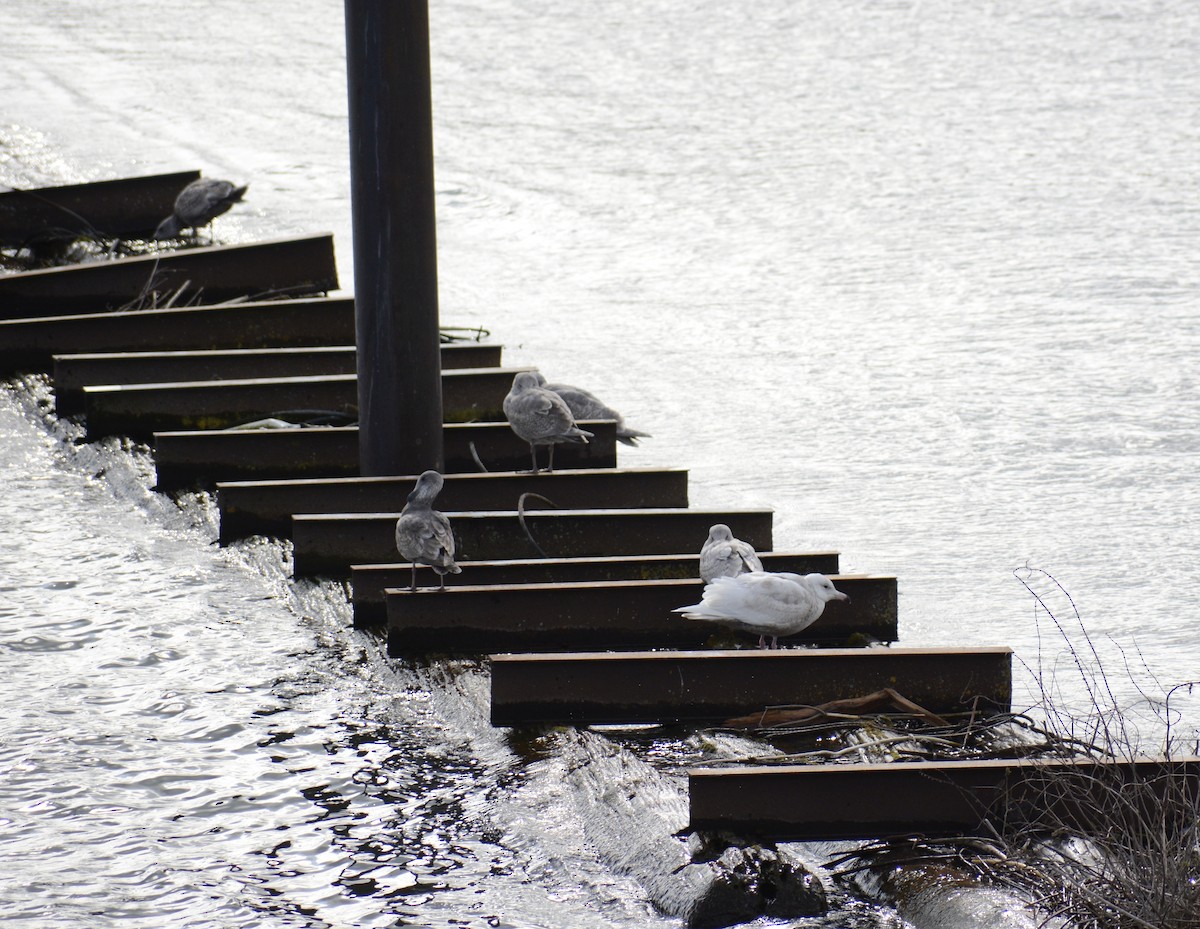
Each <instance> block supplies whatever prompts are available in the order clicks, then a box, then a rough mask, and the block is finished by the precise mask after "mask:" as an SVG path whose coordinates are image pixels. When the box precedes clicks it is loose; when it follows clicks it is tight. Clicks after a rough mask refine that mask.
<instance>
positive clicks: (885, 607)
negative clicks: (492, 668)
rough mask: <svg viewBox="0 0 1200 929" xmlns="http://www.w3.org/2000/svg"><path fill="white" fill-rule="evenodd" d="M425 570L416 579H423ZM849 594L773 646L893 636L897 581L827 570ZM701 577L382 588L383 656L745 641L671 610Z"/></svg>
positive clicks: (689, 597)
mask: <svg viewBox="0 0 1200 929" xmlns="http://www.w3.org/2000/svg"><path fill="white" fill-rule="evenodd" d="M431 578H432V572H426V575H425V576H424V577H422V575H421V573H420V572H419V571H418V575H417V579H418V580H417V582H418V584H424V585H428V584H430V583H431ZM832 580H833V582H834V584H835V585H836V586H837V588H838V589H839V590H842V591H844V592H846V593H848V594H849V595H850V602H848V603H843V602H839V601H832V602H830V603H828V604H826V605H825V610H824V612H823V613H822V614H821V616H820V618H819V619H818V620H817V621H816V622H814V623H813V624H812V625H811V626H809V627H808V628H807V629H805V630H804V631H803V632H801V633H799V634H798V635H795V636H789V637H787V638H781V639H780V642H781V644H785V645H791V644H800V643H802V644H805V645H835V646H845V645H849V644H852V643H853V642H854V641H855V640H861V641H864V642H866V641H874V640H878V641H883V642H892V641H895V640H896V638H897V637H898V622H897V616H896V579H895V578H894V577H883V576H866V575H862V576H860V575H855V576H847V575H835V576H834V577H833V578H832ZM703 589H704V584H703V582H702V581H700V580H699V579H678V580H664V581H606V582H599V581H597V582H584V583H577V584H512V585H499V586H495V587H471V586H460V587H449V586H448V587H447V588H446V589H445V590H439V589H437V588H436V587H428V586H426V587H423V588H419V589H418V590H416V591H412V590H409V589H408V588H407V587H404V588H389V589H387V590H386V591H385V592H384V596H385V599H386V602H387V618H388V654H389V655H392V656H393V657H400V656H403V655H411V654H423V653H440V652H446V653H451V654H485V653H491V652H521V651H529V652H546V651H583V650H605V649H632V650H639V649H650V648H683V649H688V648H700V647H703V646H704V645H705V644H706V643H708V642H710V641H712V640H713V639H714V638H717V639H722V640H730V639H732V640H734V641H744V642H746V643H747V644H752V643H753V641H754V640H753V638H752V637H750V636H744V635H732V634H729V633H728V631H727V630H725V629H723V628H722V627H720V626H717V625H716V624H713V623H708V622H697V621H695V620H690V619H684V618H683V617H682V616H679V615H677V614H675V613H672V612H671V611H672V610H674V609H675V608H676V607H679V606H684V605H685V604H688V603H695V602H696V601H697V600H699V599H700V594H701V592H702V591H703Z"/></svg>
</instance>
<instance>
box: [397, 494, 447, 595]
mask: <svg viewBox="0 0 1200 929" xmlns="http://www.w3.org/2000/svg"><path fill="white" fill-rule="evenodd" d="M443 483H445V480H444V479H443V477H442V476H441V475H440V474H438V472H437V471H426V472H425V473H424V474H422V475H421V476H420V477H419V478H417V486H416V487H414V488H413V490H412V493H410V494H409V495H408V502H407V503H405V504H404V509H403V510H401V511H400V518H399V519H398V520H396V549H397V550H398V551H399V552H400V554H401V555H402V556H404V557H405V558H406V559H408V560H409V561H411V562H412V586H411V587H410V588H409V589H410V590H416V589H417V565H421V564H423V565H429V567H431V568H433V570H434V571H436V572H437V574H438V576H439V577H440V579H441V582H442V583H441V589H442V590H445V589H446V575H447V574H461V573H462V568H460V567H459V566H458V565H457V564H455V563H454V533H453V532H451V531H450V520H448V519H447V518H446V517H445V515H443V514H442V513H439V512H438V511H437V510H435V509H434V508H433V501H434V500H436V499H437V495H438V494H439V493H441V490H442V484H443Z"/></svg>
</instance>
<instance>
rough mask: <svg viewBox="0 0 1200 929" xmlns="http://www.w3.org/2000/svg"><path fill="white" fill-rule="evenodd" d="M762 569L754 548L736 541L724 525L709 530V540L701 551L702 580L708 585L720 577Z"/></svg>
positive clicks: (734, 575)
mask: <svg viewBox="0 0 1200 929" xmlns="http://www.w3.org/2000/svg"><path fill="white" fill-rule="evenodd" d="M762 569H763V566H762V562H761V561H759V560H758V555H756V554H755V552H754V546H753V545H751V544H750V543H748V542H743V541H742V540H741V539H735V538H734V537H733V532H732V531H730V529H729V527H728V526H726V525H725V524H724V523H717V524H716V525H715V526H713V527H712V528H711V529H709V530H708V539H707V541H705V543H704V546H703V547H702V548H701V549H700V579H701V580H702V581H704V582H705V583H706V584H707V583H708V582H709V581H711V580H715V579H716V578H718V577H736V576H737V575H739V574H745V573H746V572H747V571H761V570H762Z"/></svg>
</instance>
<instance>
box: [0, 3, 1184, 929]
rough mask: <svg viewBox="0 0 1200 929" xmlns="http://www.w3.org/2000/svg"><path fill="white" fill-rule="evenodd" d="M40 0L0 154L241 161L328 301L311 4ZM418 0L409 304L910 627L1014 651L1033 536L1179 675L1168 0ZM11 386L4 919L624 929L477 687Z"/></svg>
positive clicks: (1100, 636)
mask: <svg viewBox="0 0 1200 929" xmlns="http://www.w3.org/2000/svg"><path fill="white" fill-rule="evenodd" d="M63 7H64V8H63V9H62V10H60V11H58V13H57V14H56V16H55V17H53V18H50V17H47V16H46V15H45V13H44V5H43V4H38V3H34V2H32V0H8V2H6V3H5V4H3V5H0V36H3V37H4V38H3V45H4V51H5V59H6V68H5V69H4V72H3V74H0V99H2V100H3V101H4V102H3V105H2V107H0V120H3V122H4V125H0V184H9V185H15V186H21V185H30V184H39V183H56V182H66V181H72V180H79V179H89V178H102V177H111V176H122V175H129V174H136V173H150V172H152V171H158V170H179V169H185V168H193V167H196V168H201V169H203V170H204V171H205V173H206V174H210V175H215V176H224V177H230V178H233V179H236V180H242V181H248V182H249V183H250V196H249V201H248V203H247V204H246V205H244V206H242V207H239V208H237V209H236V210H235V211H233V212H232V213H231V214H229V215H228V216H227V217H224V218H223V219H222V220H221V221H220V222H219V224H218V230H217V231H218V235H220V236H221V237H222V238H224V239H226V240H239V239H247V238H262V237H268V236H272V235H279V234H293V233H300V232H313V231H321V230H332V231H333V232H334V234H335V238H336V243H337V247H338V251H339V259H340V261H339V263H340V266H341V273H342V277H343V283H344V285H345V287H346V289H347V290H348V291H349V290H351V289H352V281H351V280H350V273H351V262H350V247H351V237H350V229H349V225H350V224H349V198H348V174H347V164H346V160H347V144H346V137H345V131H346V130H345V111H346V102H345V81H344V72H343V58H342V43H343V34H342V22H341V4H338V3H334V2H315V0H313V2H303V3H297V4H291V5H289V7H288V8H287V9H286V10H281V9H280V8H279V7H278V6H277V5H275V4H244V3H243V4H239V3H233V2H230V0H218V2H207V3H203V4H200V3H194V2H182V3H177V4H173V5H171V6H170V7H162V6H161V5H159V4H152V3H149V2H147V0H130V2H126V3H123V4H120V5H117V6H112V5H108V4H100V3H96V2H93V0H81V2H76V3H72V4H70V5H63ZM430 16H431V30H432V36H433V68H434V85H435V86H434V108H435V136H436V145H437V165H438V179H437V207H438V219H439V264H440V279H441V285H440V286H441V302H442V318H443V322H445V323H447V324H452V325H455V324H463V325H484V326H486V327H487V328H489V329H491V331H492V332H493V334H494V337H495V338H496V340H497V341H500V342H502V343H504V345H505V346H506V350H505V351H506V360H507V361H508V362H510V363H526V362H529V363H536V364H538V365H539V366H540V367H541V368H542V370H543V371H544V372H546V373H547V375H548V376H550V377H551V378H552V379H555V380H563V381H571V382H575V383H579V384H583V385H586V386H590V387H592V388H594V389H595V390H596V391H597V392H598V393H600V394H601V396H603V397H604V398H605V399H606V400H607V401H608V402H610V403H612V405H614V406H616V407H617V408H618V409H620V410H622V412H623V413H624V414H625V415H626V417H627V419H628V420H629V422H630V423H631V424H633V425H634V426H636V427H638V428H642V429H645V430H646V431H648V432H651V433H653V435H654V438H653V439H652V440H648V441H647V442H645V443H644V444H643V446H642V448H640V449H636V450H623V451H622V461H623V462H626V463H630V464H636V465H683V466H686V467H689V468H690V469H691V476H692V500H693V503H695V504H698V505H719V506H740V505H755V506H772V507H774V508H775V510H776V534H775V538H776V547H777V548H780V549H801V548H808V547H820V548H826V547H829V548H835V549H838V550H840V551H841V552H842V553H843V564H844V566H845V568H846V569H848V570H855V571H872V572H880V573H894V574H896V575H897V576H898V578H899V583H900V594H901V599H900V609H901V632H902V637H903V641H904V642H905V643H906V644H924V645H946V644H1011V645H1013V646H1014V647H1015V648H1016V649H1017V651H1018V655H1019V657H1020V659H1021V660H1023V661H1025V662H1029V663H1034V662H1036V661H1037V656H1038V647H1039V639H1038V632H1039V624H1038V623H1037V622H1036V621H1035V610H1034V607H1033V601H1032V598H1031V597H1030V595H1029V593H1028V592H1027V591H1026V590H1025V588H1024V587H1023V586H1022V585H1021V584H1020V583H1019V582H1018V580H1017V579H1016V578H1014V576H1013V574H1012V572H1013V570H1014V569H1015V568H1019V567H1020V566H1022V565H1025V564H1026V563H1030V564H1032V565H1034V566H1036V567H1038V568H1041V569H1045V570H1047V571H1049V572H1051V573H1052V574H1053V575H1054V576H1055V577H1057V578H1058V579H1059V580H1060V581H1061V582H1062V583H1063V585H1064V586H1065V588H1066V589H1067V591H1068V592H1069V593H1070V595H1071V596H1072V597H1073V599H1074V602H1075V604H1077V606H1078V608H1079V610H1080V612H1081V614H1082V616H1083V619H1084V621H1085V622H1086V624H1087V627H1088V629H1089V630H1090V632H1091V633H1092V634H1093V635H1094V636H1095V638H1096V641H1097V643H1098V647H1100V648H1101V649H1102V650H1103V651H1104V653H1105V655H1106V657H1108V659H1109V661H1110V662H1113V663H1115V664H1116V665H1117V666H1118V667H1119V666H1120V664H1121V662H1122V659H1121V656H1120V654H1119V652H1118V651H1117V649H1118V648H1120V649H1123V650H1124V651H1125V653H1126V654H1127V655H1132V656H1133V657H1132V661H1131V663H1132V664H1133V665H1135V666H1137V665H1139V664H1140V663H1141V662H1143V661H1144V663H1145V665H1147V666H1148V669H1149V672H1153V674H1155V675H1157V676H1158V677H1159V678H1160V679H1161V680H1162V681H1164V682H1167V683H1170V682H1173V681H1178V680H1184V679H1190V678H1194V677H1197V676H1198V672H1197V668H1198V665H1197V653H1198V650H1200V649H1198V643H1197V636H1196V633H1195V631H1194V623H1193V620H1192V616H1193V614H1194V613H1195V612H1196V610H1197V606H1198V605H1200V584H1198V583H1197V580H1198V576H1197V575H1198V568H1197V561H1196V557H1195V554H1196V552H1197V550H1198V549H1200V520H1197V518H1196V513H1197V512H1198V506H1197V504H1198V502H1200V493H1198V487H1197V481H1196V477H1195V466H1194V462H1195V457H1196V453H1197V452H1198V451H1200V438H1198V437H1197V436H1198V434H1200V430H1198V429H1197V425H1198V424H1200V403H1198V395H1197V377H1196V374H1195V370H1196V368H1195V359H1196V357H1197V349H1198V348H1200V346H1198V344H1197V342H1198V339H1200V335H1198V332H1200V326H1198V320H1197V305H1198V293H1200V286H1198V285H1200V280H1198V276H1200V272H1198V271H1197V270H1196V263H1195V261H1194V257H1193V252H1194V246H1195V242H1196V241H1197V235H1198V233H1200V228H1198V227H1200V185H1198V183H1197V180H1196V177H1195V172H1194V170H1193V163H1194V157H1193V156H1194V149H1195V126H1196V107H1195V100H1196V99H1197V90H1198V88H1200V74H1198V73H1197V69H1198V67H1200V65H1198V64H1197V62H1200V55H1198V54H1197V52H1198V49H1197V45H1198V44H1200V13H1198V12H1197V11H1196V9H1195V7H1194V5H1192V4H1187V3H1184V2H1182V0H1161V2H1151V3H1146V2H1136V3H1135V2H1132V0H1128V2H1119V0H1107V2H1105V0H1095V2H1083V0H1053V2H1043V0H1015V2H1013V3H1007V4H992V5H986V4H976V5H969V4H958V3H952V2H950V0H930V2H920V3H918V2H902V0H893V2H885V0H879V2H872V0H854V2H847V3H838V4H828V3H813V2H795V0H789V2H783V0H766V2H761V3H758V4H756V5H754V7H753V8H746V7H735V6H730V5H728V4H718V3H712V2H699V3H697V2H683V0H650V2H647V3H643V4H640V5H638V6H636V7H632V8H620V9H619V10H618V9H617V8H604V9H599V10H598V9H594V8H591V7H588V6H586V5H584V6H579V7H577V8H576V7H570V8H566V7H563V6H562V5H561V4H558V5H556V4H549V3H545V2H543V0H497V2H490V3H487V4H483V3H471V2H467V0H458V2H452V0H446V2H440V0H435V2H433V3H431V11H430ZM36 394H37V391H36V390H33V392H32V394H31V393H30V391H29V390H26V389H22V390H17V391H13V392H10V393H8V394H6V395H5V396H4V398H3V401H4V402H3V405H0V423H2V426H3V439H4V441H3V450H2V451H0V455H2V456H3V464H4V466H5V474H6V482H5V485H4V491H3V494H2V495H0V517H2V518H3V525H4V526H5V528H6V529H8V530H9V531H8V532H7V533H5V535H4V537H3V539H2V540H0V545H3V549H2V551H3V554H2V555H0V566H2V567H0V570H2V571H3V575H2V576H3V577H4V578H5V580H4V581H3V586H4V587H5V588H11V590H9V589H6V590H5V591H4V595H3V597H0V621H2V622H3V643H4V648H5V650H6V653H7V656H8V657H7V658H6V659H5V662H4V665H3V667H4V668H5V671H6V673H5V674H4V675H3V677H4V679H3V680H0V694H3V695H4V696H5V698H6V700H7V704H8V705H10V706H19V707H22V708H24V709H23V711H22V712H21V713H20V714H12V716H11V717H10V719H8V720H7V721H6V722H5V724H4V725H5V727H6V728H5V738H4V744H3V749H2V751H3V752H4V764H5V767H6V769H7V772H8V773H6V780H5V787H4V788H3V789H4V790H5V792H6V794H7V797H6V799H8V798H13V800H12V802H11V803H10V804H9V806H10V807H11V810H8V807H6V810H8V811H6V812H5V813H4V814H3V816H4V819H5V820H7V822H6V823H5V825H4V829H5V838H4V839H3V841H4V842H5V846H6V848H5V851H6V855H7V856H12V857H14V858H16V859H17V860H20V861H21V863H22V866H21V867H20V868H8V869H6V873H5V876H4V877H3V878H0V881H3V882H6V883H7V884H15V885H20V886H19V887H15V888H14V887H12V886H6V888H5V889H6V891H9V892H6V893H5V894H4V897H5V898H6V899H7V898H12V899H16V900H18V901H19V903H18V907H17V909H18V911H19V913H20V914H21V915H20V917H19V918H21V919H23V920H24V921H25V923H26V924H27V925H29V926H43V925H47V924H53V923H54V921H56V920H57V921H60V922H63V923H65V922H67V921H68V920H69V921H71V922H72V923H78V922H80V921H83V922H87V923H89V924H93V925H95V924H98V923H97V920H98V919H101V917H97V916H94V915H91V913H92V910H96V911H101V910H102V911H104V912H105V913H107V914H109V917H106V918H111V920H112V921H113V922H114V923H116V922H119V921H120V920H121V918H122V916H123V914H128V915H129V920H131V921H132V922H134V923H135V924H136V923H137V921H138V920H139V919H140V920H142V921H143V922H144V923H146V924H153V925H162V924H164V923H163V921H162V920H161V919H157V920H154V921H152V920H150V918H149V916H148V915H147V914H148V913H151V912H153V913H155V914H162V913H168V914H170V916H169V919H170V922H169V924H172V925H189V926H191V925H195V926H203V925H214V926H232V925H241V924H242V923H243V922H246V923H248V922H249V921H251V920H252V919H256V920H260V921H261V920H263V919H268V920H274V921H275V922H274V923H269V924H277V925H323V924H331V925H332V924H339V925H344V924H347V923H351V924H355V925H365V926H366V925H388V924H390V923H389V920H392V921H394V919H395V918H396V916H395V915H392V914H402V913H409V914H410V915H411V914H418V915H412V916H411V919H412V921H415V922H422V923H431V924H449V923H450V922H451V921H452V920H463V921H465V922H467V923H468V924H482V923H483V922H486V921H487V920H488V919H489V918H492V917H495V918H496V919H498V920H499V921H500V922H501V923H502V924H513V925H519V924H530V925H558V924H565V923H564V919H566V922H570V923H571V924H579V925H600V924H603V925H614V924H615V925H634V924H641V923H643V922H656V921H659V917H656V916H654V915H653V913H652V910H651V908H650V906H649V905H648V904H647V903H646V902H645V900H644V898H643V897H641V896H639V890H638V884H637V882H636V881H631V880H627V879H626V878H622V877H618V876H614V874H613V872H612V870H611V869H610V867H609V863H610V861H609V859H611V855H609V858H608V859H606V857H605V851H604V849H603V848H598V847H597V845H596V844H595V841H599V839H598V837H597V836H595V835H593V836H592V839H593V840H595V841H594V842H593V843H592V844H589V840H588V839H587V838H586V837H585V836H586V832H587V827H586V823H587V822H588V817H587V814H586V807H585V806H584V807H580V801H579V800H578V798H577V797H575V796H573V795H572V794H571V793H570V792H569V791H564V790H563V789H562V788H561V785H560V783H559V780H558V779H557V778H556V776H555V774H554V766H555V765H556V764H561V763H562V761H561V756H559V755H555V754H554V753H553V752H552V753H551V754H550V756H549V757H548V758H544V759H532V760H531V759H529V758H527V757H526V756H525V755H524V754H523V753H522V751H519V750H517V748H515V747H514V746H512V745H509V744H508V743H507V742H506V741H505V738H504V734H503V733H495V732H493V731H492V730H491V729H490V727H488V726H487V725H486V720H485V715H486V714H485V712H484V710H483V709H482V708H481V707H483V706H484V705H485V703H486V688H485V683H484V679H483V677H482V675H481V674H479V673H478V672H476V671H472V670H470V669H468V670H466V671H463V672H462V673H461V674H460V675H457V676H454V677H453V678H452V679H448V680H441V679H437V680H433V681H431V680H429V679H428V678H427V675H428V674H430V673H432V672H428V671H422V672H417V671H411V672H409V671H404V670H397V669H394V668H390V667H388V666H386V664H385V663H384V662H382V661H380V660H379V659H378V657H377V652H376V651H375V650H374V648H373V643H372V642H370V640H360V639H359V638H357V634H353V633H349V632H347V631H345V630H344V629H343V628H342V625H343V623H344V621H345V617H344V614H343V613H342V612H341V610H342V609H343V608H342V607H341V605H340V604H339V603H338V595H337V592H336V591H331V590H322V589H310V588H307V587H301V588H296V589H293V588H289V587H288V586H287V585H286V584H284V583H283V582H282V581H280V580H279V578H280V577H281V571H280V569H279V565H278V562H279V560H280V558H281V557H286V554H284V555H280V553H278V552H275V551H274V550H273V549H270V548H269V547H264V548H262V549H261V550H254V551H249V552H238V553H222V552H220V551H219V550H217V549H215V548H214V547H213V546H211V545H210V544H209V542H210V539H211V525H210V520H211V515H210V514H209V513H208V511H207V510H206V508H205V505H204V503H203V501H188V505H187V507H185V509H184V510H179V509H178V508H177V507H175V505H174V504H173V503H171V502H169V501H166V502H164V501H161V500H159V499H157V498H155V497H154V496H153V495H152V494H149V493H148V492H146V491H145V490H144V486H145V482H144V480H142V479H141V478H140V477H139V464H138V462H139V458H138V457H137V456H136V455H131V453H130V452H129V451H127V450H122V449H120V448H117V447H115V446H114V447H111V448H101V449H99V450H93V449H88V448H87V447H86V446H78V445H76V444H75V443H74V441H73V438H72V437H71V436H70V435H59V434H47V432H46V430H45V429H44V428H43V427H42V426H41V425H40V423H41V422H42V419H41V417H40V416H39V415H37V414H35V413H34V412H32V411H31V410H30V403H31V402H32V401H30V399H29V397H30V396H36ZM101 469H104V471H105V473H104V474H103V475H101V476H100V477H94V476H93V475H95V474H96V473H97V472H99V471H100V470H101ZM1038 583H1039V585H1040V586H1039V588H1038V589H1047V588H1046V585H1045V584H1044V582H1041V581H1039V582H1038ZM1050 602H1051V605H1052V606H1053V607H1054V609H1055V610H1056V611H1057V612H1058V613H1059V615H1063V616H1069V613H1070V604H1069V603H1068V602H1067V601H1066V599H1065V598H1064V597H1063V596H1061V595H1054V596H1053V597H1052V599H1051V601H1050ZM302 617H307V618H302ZM183 623H187V624H188V626H187V627H186V628H185V627H184V626H183ZM1040 628H1041V629H1042V631H1043V632H1046V633H1048V635H1047V636H1046V638H1045V639H1044V640H1043V643H1042V645H1043V649H1044V651H1045V653H1046V660H1047V662H1048V663H1051V664H1053V663H1055V662H1060V661H1061V656H1060V655H1059V652H1060V649H1059V645H1058V643H1057V642H1056V641H1055V639H1054V634H1053V630H1051V629H1049V628H1048V627H1047V626H1046V624H1045V622H1044V621H1043V622H1042V623H1041V626H1040ZM1110 636H1111V637H1112V639H1113V644H1112V645H1110V644H1108V641H1107V637H1110ZM1076 640H1077V641H1078V636H1076ZM1064 667H1066V668H1067V671H1066V672H1064V673H1065V676H1066V679H1067V681H1068V683H1067V687H1068V694H1069V695H1070V696H1072V697H1078V696H1080V690H1079V688H1078V687H1077V686H1075V685H1072V684H1071V682H1070V678H1071V675H1070V673H1069V670H1070V665H1069V664H1066V665H1064ZM1136 673H1137V675H1138V678H1139V680H1141V681H1142V683H1143V684H1146V682H1147V680H1148V673H1147V672H1143V671H1141V670H1140V669H1139V670H1137V672H1136ZM1114 676H1115V678H1116V689H1117V691H1118V696H1119V699H1120V700H1121V701H1122V702H1127V703H1128V702H1134V701H1136V699H1137V694H1136V691H1135V688H1134V687H1132V685H1130V684H1129V683H1128V682H1127V681H1125V679H1124V678H1125V672H1124V671H1123V670H1120V671H1119V672H1118V673H1116V674H1115V675H1114ZM1147 686H1149V685H1147ZM1194 718H1195V717H1193V719H1194ZM414 759H420V763H414V762H413V760H414ZM556 759H558V760H556ZM426 762H428V763H426ZM301 797H302V798H303V800H301V799H299V798H301ZM580 809H583V812H582V813H581V812H580ZM276 827H284V828H279V829H278V830H276ZM213 829H220V830H221V831H220V832H219V833H215V832H212V831H211V830H213ZM276 832H277V835H278V839H277V841H276V840H275V836H276ZM37 882H41V883H37ZM26 885H28V886H26ZM564 914H566V916H564ZM568 917H569V918H568ZM322 921H324V922H322ZM101 924H102V923H101Z"/></svg>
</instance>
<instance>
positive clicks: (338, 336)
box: [0, 297, 354, 374]
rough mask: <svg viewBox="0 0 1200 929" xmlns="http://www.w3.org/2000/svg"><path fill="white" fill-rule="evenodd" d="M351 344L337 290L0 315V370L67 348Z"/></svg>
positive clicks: (350, 307) (347, 303) (350, 319)
mask: <svg viewBox="0 0 1200 929" xmlns="http://www.w3.org/2000/svg"><path fill="white" fill-rule="evenodd" d="M353 344H354V301H353V300H349V299H346V298H338V297H319V298H314V299H308V300H267V301H263V302H258V303H255V302H244V303H232V304H227V305H223V306H194V307H175V308H172V309H163V310H138V311H137V312H136V313H133V312H131V313H112V312H103V313H79V314H74V315H68V316H43V317H35V318H32V319H0V373H4V374H11V373H12V372H14V371H50V370H51V369H52V368H53V356H54V355H56V354H60V355H61V354H67V353H69V352H105V351H107V352H127V351H180V350H189V351H196V350H200V349H209V350H218V349H266V348H283V347H287V346H321V345H353Z"/></svg>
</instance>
